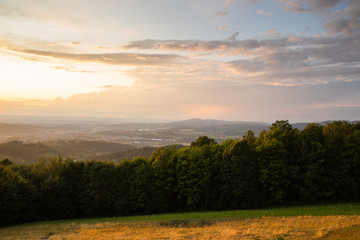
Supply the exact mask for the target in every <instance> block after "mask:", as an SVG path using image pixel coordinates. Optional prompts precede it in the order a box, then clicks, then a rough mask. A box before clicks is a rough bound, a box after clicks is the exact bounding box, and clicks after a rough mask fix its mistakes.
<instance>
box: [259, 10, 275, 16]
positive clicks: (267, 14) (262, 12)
mask: <svg viewBox="0 0 360 240" xmlns="http://www.w3.org/2000/svg"><path fill="white" fill-rule="evenodd" d="M256 12H257V13H258V14H260V15H264V16H266V17H270V16H271V15H272V13H271V12H264V11H263V10H260V9H259V10H257V11H256Z"/></svg>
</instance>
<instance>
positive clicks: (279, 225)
mask: <svg viewBox="0 0 360 240" xmlns="http://www.w3.org/2000/svg"><path fill="white" fill-rule="evenodd" d="M208 223H210V224H209V225H205V226H202V227H194V225H192V224H190V225H189V226H190V227H183V226H182V227H175V226H171V225H166V224H161V223H160V222H140V223H139V222H136V223H134V222H132V223H124V222H117V223H116V222H106V223H97V224H84V223H70V224H57V225H51V224H48V225H47V224H42V225H40V224H39V225H28V226H18V227H9V228H3V229H0V239H4V240H10V239H37V240H39V239H43V240H45V239H49V240H63V239H66V240H91V239H97V240H105V239H106V240H107V239H119V240H120V239H124V240H125V239H126V240H128V239H129V240H130V239H134V240H137V239H139V240H140V239H141V240H143V239H163V240H164V239H276V238H277V237H280V236H281V237H283V239H286V240H288V239H322V238H326V239H342V238H341V232H342V231H344V230H346V231H345V232H349V231H350V232H351V234H352V235H354V234H355V236H356V235H358V233H360V231H359V229H360V216H299V217H261V218H248V219H231V220H213V221H209V222H208ZM180 226H181V225H180ZM352 228H355V229H358V230H357V231H351V229H352ZM349 229H350V230H349ZM332 234H337V235H336V236H337V238H328V237H329V236H331V235H332ZM356 237H357V238H358V239H360V236H356ZM357 238H354V239H357Z"/></svg>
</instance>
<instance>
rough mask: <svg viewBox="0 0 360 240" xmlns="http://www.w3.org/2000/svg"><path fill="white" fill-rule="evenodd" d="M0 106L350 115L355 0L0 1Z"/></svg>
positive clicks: (359, 30)
mask: <svg viewBox="0 0 360 240" xmlns="http://www.w3.org/2000/svg"><path fill="white" fill-rule="evenodd" d="M0 71H1V74H0V116H39V117H41V116H51V117H56V116H69V117H85V118H94V117H96V118H118V119H128V120H137V121H172V120H184V119H189V118H203V119H222V120H230V121H263V122H274V121H275V120H280V119H283V120H289V121H290V122H304V121H306V122H314V121H324V120H360V1H359V0H196V1H194V0H151V1H148V0H102V1H98V0H78V1H73V0H61V1H59V0H32V1H24V0H1V1H0Z"/></svg>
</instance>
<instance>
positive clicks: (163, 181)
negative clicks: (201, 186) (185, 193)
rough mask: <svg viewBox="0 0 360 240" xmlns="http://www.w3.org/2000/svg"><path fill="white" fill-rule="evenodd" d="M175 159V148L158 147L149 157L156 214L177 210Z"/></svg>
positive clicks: (176, 156) (176, 160)
mask: <svg viewBox="0 0 360 240" xmlns="http://www.w3.org/2000/svg"><path fill="white" fill-rule="evenodd" d="M177 158H178V155H177V148H176V146H171V147H160V148H158V149H157V150H156V151H155V152H153V154H152V155H151V157H150V163H151V166H152V167H153V171H154V179H155V180H154V191H155V195H156V202H155V203H154V205H153V209H154V210H155V211H157V212H168V211H173V210H175V209H176V208H177V196H178V193H177V191H176V187H177V182H178V180H177V173H176V164H177V162H178V159H177Z"/></svg>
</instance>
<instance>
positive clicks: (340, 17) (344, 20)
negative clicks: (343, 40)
mask: <svg viewBox="0 0 360 240" xmlns="http://www.w3.org/2000/svg"><path fill="white" fill-rule="evenodd" d="M346 3H347V4H348V6H347V7H346V8H345V9H344V10H338V11H336V12H335V13H331V14H329V16H328V19H327V22H326V23H325V28H326V29H327V30H328V34H329V35H330V36H334V35H336V34H339V33H342V34H345V35H349V34H351V33H353V32H354V31H358V30H359V29H360V1H358V0H349V1H347V2H346Z"/></svg>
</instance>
